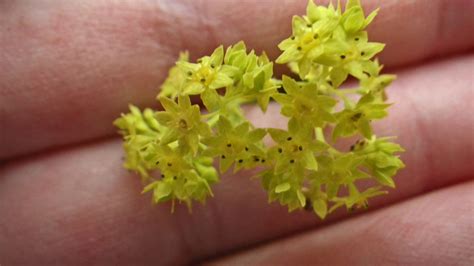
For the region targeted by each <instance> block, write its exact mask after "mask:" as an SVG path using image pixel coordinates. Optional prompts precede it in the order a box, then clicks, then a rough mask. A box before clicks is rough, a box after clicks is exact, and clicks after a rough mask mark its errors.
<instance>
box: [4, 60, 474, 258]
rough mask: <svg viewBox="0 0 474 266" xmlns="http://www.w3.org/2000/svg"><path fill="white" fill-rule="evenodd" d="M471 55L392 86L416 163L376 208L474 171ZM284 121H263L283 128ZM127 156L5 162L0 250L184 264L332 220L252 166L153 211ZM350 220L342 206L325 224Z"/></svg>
mask: <svg viewBox="0 0 474 266" xmlns="http://www.w3.org/2000/svg"><path fill="white" fill-rule="evenodd" d="M471 60H472V57H471V58H468V59H458V60H454V59H453V60H450V61H446V62H444V63H439V64H437V65H433V66H430V67H428V66H427V67H424V68H417V69H415V70H413V71H406V72H403V73H400V82H399V83H398V84H399V85H397V86H400V87H398V89H397V86H394V89H393V90H392V91H390V92H391V95H390V97H391V99H396V102H397V104H396V105H395V106H394V107H393V110H392V114H393V115H392V116H390V117H389V119H388V121H386V122H385V123H384V125H383V126H381V127H380V131H383V132H384V133H387V131H390V135H392V134H393V135H399V136H400V138H399V141H400V142H401V144H402V145H403V146H404V147H405V148H406V150H407V152H406V153H405V154H404V155H403V160H404V161H405V162H406V164H407V168H406V169H405V170H403V171H402V172H401V173H400V174H399V175H398V176H397V177H396V178H395V180H396V183H397V186H398V188H397V189H396V190H394V191H391V192H390V194H389V195H388V196H383V197H379V198H376V199H374V200H373V201H371V202H370V204H371V207H370V210H374V209H376V208H377V207H378V206H383V205H387V204H390V203H394V202H397V201H400V200H402V199H406V198H408V197H413V196H415V195H418V194H420V193H423V192H427V191H430V190H433V189H436V188H439V187H442V186H446V185H450V184H454V183H458V182H462V181H464V180H468V179H469V178H470V177H471V176H472V172H473V170H474V169H473V165H472V158H473V149H472V124H473V123H472V122H473V121H472V120H473V118H472V116H471V114H470V113H469V112H466V109H465V107H466V106H468V104H469V101H470V99H471V97H470V96H471V93H472V92H471V88H470V84H465V83H463V80H466V79H468V76H470V73H469V72H470V70H469V68H467V65H468V63H469V62H471ZM401 87H403V88H404V89H403V90H402V89H401ZM446 88H450V89H449V90H448V89H446ZM274 111H276V110H274ZM272 117H273V118H272ZM280 120H281V119H279V118H278V117H277V116H268V117H266V119H260V120H258V121H255V122H258V123H259V126H262V125H264V123H270V124H272V126H274V125H275V124H278V122H279V121H280ZM122 154H123V152H122V150H121V145H120V143H119V141H112V142H103V143H97V144H91V145H87V146H82V147H77V148H75V149H70V150H64V151H62V152H57V153H51V154H49V155H40V156H36V157H35V158H30V159H28V160H26V159H25V160H24V161H21V162H17V163H9V164H7V165H6V166H3V168H2V169H1V170H0V213H1V214H2V215H0V225H1V226H0V246H1V247H2V249H0V258H4V259H5V260H6V261H7V262H9V261H12V262H18V263H19V262H22V263H24V264H27V263H31V262H34V263H36V264H49V263H50V262H53V261H56V262H61V263H62V264H68V262H75V263H80V264H87V263H89V262H91V261H96V262H97V261H98V262H109V263H114V262H115V263H126V262H130V263H131V262H133V263H134V264H144V263H158V262H160V263H162V264H173V265H176V264H180V263H184V262H187V261H189V260H192V259H197V258H203V257H208V256H214V255H217V254H219V253H221V252H227V251H229V250H234V249H237V248H241V247H245V246H248V245H251V244H255V243H259V242H262V241H266V240H269V239H273V238H276V237H279V236H283V235H287V234H290V233H292V232H295V231H299V230H302V229H305V228H309V227H312V226H318V225H321V224H322V222H321V221H319V219H318V218H316V216H315V215H314V214H312V213H303V212H297V213H292V214H288V213H287V210H286V207H281V206H279V205H278V204H272V205H270V206H269V205H268V204H267V199H266V194H265V193H264V191H263V190H262V188H261V186H260V184H259V182H258V181H256V180H253V181H251V180H249V178H248V176H249V174H248V173H241V174H239V175H237V176H231V175H227V176H224V177H223V178H222V181H221V183H219V184H217V185H216V186H215V187H214V188H213V191H214V194H215V197H214V198H212V199H210V200H209V201H208V204H207V206H204V207H201V206H195V208H194V209H193V214H188V213H187V211H186V208H185V207H184V206H180V207H179V208H177V211H176V213H175V214H170V213H169V211H170V205H168V204H164V205H159V206H156V207H154V208H152V207H151V204H150V203H149V202H150V198H149V196H141V195H139V192H140V189H141V184H140V182H139V179H138V178H137V177H136V176H134V175H131V174H128V173H126V172H125V171H124V170H122V167H121V164H122V161H121V159H120V158H121V156H122ZM344 217H348V214H347V213H346V212H345V211H341V212H340V213H338V214H335V215H333V216H331V218H329V219H328V220H326V221H325V222H326V223H328V222H331V221H335V220H338V219H343V218H344Z"/></svg>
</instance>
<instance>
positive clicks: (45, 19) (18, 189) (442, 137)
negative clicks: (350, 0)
mask: <svg viewBox="0 0 474 266" xmlns="http://www.w3.org/2000/svg"><path fill="white" fill-rule="evenodd" d="M78 2H79V1H77V2H72V1H71V2H63V3H62V4H60V5H59V6H54V5H53V3H54V4H58V2H56V1H54V2H53V1H49V2H48V1H42V2H39V1H31V2H28V1H5V2H2V3H0V12H1V13H0V46H1V47H2V50H1V52H0V96H1V97H0V101H2V102H0V126H1V129H2V130H1V131H2V132H1V133H0V134H3V135H1V136H0V147H2V149H1V151H0V157H3V158H8V157H12V156H16V155H19V154H26V153H29V152H33V151H35V152H36V151H39V150H42V149H45V148H48V147H56V146H58V145H66V146H65V147H64V148H62V149H60V150H55V151H49V152H43V153H38V154H36V155H31V156H24V158H22V159H18V160H13V159H10V160H9V161H8V162H7V163H4V165H1V166H0V264H2V265H3V264H5V265H12V264H15V265H16V264H101V265H103V264H115V265H116V264H131V263H134V264H163V265H177V264H185V263H188V262H191V261H197V260H201V259H205V258H216V257H218V256H219V255H222V254H225V253H228V252H230V251H235V250H238V249H247V251H246V253H244V254H242V255H236V256H235V257H233V258H231V259H229V260H227V261H220V262H217V264H225V263H227V262H229V263H231V262H232V263H235V264H239V259H242V260H241V261H240V262H241V263H244V264H249V263H251V262H252V261H254V262H255V263H257V262H260V264H263V265H265V264H272V263H274V262H275V261H270V260H268V259H269V258H268V256H264V257H263V258H262V260H260V261H256V260H255V256H259V254H260V256H263V255H262V254H277V255H279V256H281V255H282V251H281V250H282V245H285V243H290V244H286V245H290V246H291V245H293V244H294V245H295V247H297V246H299V247H301V248H300V249H299V250H296V251H293V254H294V256H288V257H287V258H286V259H288V263H290V264H291V262H292V261H290V260H291V259H295V260H294V262H295V263H296V264H298V262H301V263H300V264H302V263H304V262H308V263H310V264H312V262H317V261H318V259H319V258H318V257H317V256H316V255H317V254H322V255H325V256H326V257H325V258H327V259H326V260H324V261H322V262H323V263H324V262H328V263H329V262H331V260H330V259H331V256H330V254H333V256H332V257H333V259H334V264H347V263H349V262H354V263H359V264H380V263H382V262H387V264H397V263H403V264H412V265H420V264H423V262H434V263H433V264H442V263H443V262H445V261H446V260H443V259H446V258H451V260H450V261H455V262H458V263H459V264H460V265H463V264H465V265H468V264H469V263H470V262H472V261H473V256H474V254H473V253H474V251H473V250H472V246H473V245H472V244H473V237H472V236H473V235H474V230H473V228H472V215H473V208H472V203H473V195H472V193H468V192H469V191H472V183H463V182H465V181H467V180H470V179H472V172H473V170H474V169H473V166H472V159H473V157H474V156H473V147H472V145H473V143H472V133H473V130H472V125H473V118H472V116H471V115H470V113H469V112H466V106H469V105H471V106H472V101H471V100H472V66H473V56H472V55H471V54H469V53H468V52H466V53H463V54H459V55H457V56H453V57H450V58H440V59H439V61H436V62H434V61H428V62H426V61H423V62H422V60H423V59H425V58H428V57H432V56H434V55H446V54H450V53H453V52H460V51H466V49H470V48H472V45H473V40H472V38H473V37H472V34H469V33H470V32H472V20H469V14H471V13H472V10H473V9H472V5H473V4H472V2H471V1H456V3H455V4H452V5H447V4H446V3H448V1H429V4H427V3H428V2H427V1H417V2H415V1H403V3H399V2H398V3H396V2H397V1H383V2H380V3H379V2H377V1H373V2H369V6H375V5H377V6H378V5H382V10H381V13H380V17H379V19H376V21H375V22H374V25H373V27H372V28H371V32H370V33H371V36H373V38H374V39H376V40H380V41H384V42H387V43H388V46H387V50H386V52H384V54H383V56H382V58H381V61H382V62H383V63H385V64H387V65H388V66H391V67H395V66H399V67H400V69H399V70H398V71H397V74H398V75H399V79H398V80H397V82H395V83H394V84H393V86H392V87H390V89H389V96H390V101H392V102H395V103H396V104H395V105H394V106H393V107H392V109H391V110H390V111H391V115H390V117H389V119H388V120H387V121H385V122H383V123H380V124H378V125H377V131H376V132H377V133H379V134H380V135H398V136H400V138H399V141H400V143H401V144H402V145H403V146H404V147H405V148H406V149H407V151H408V152H407V153H405V154H403V159H404V161H405V162H406V163H407V168H406V169H405V170H404V171H402V172H401V173H400V175H398V176H397V177H396V182H397V185H398V188H397V190H394V191H391V193H390V194H389V195H388V196H383V197H380V198H377V199H375V200H373V201H371V208H370V211H374V212H370V213H368V214H362V215H360V216H357V217H355V218H352V219H348V220H345V221H344V222H341V223H339V224H336V225H334V226H330V227H321V225H323V223H322V222H320V221H319V220H318V219H316V218H315V216H314V214H310V213H294V214H293V213H292V214H288V213H287V211H286V209H285V207H280V206H278V204H273V205H270V206H269V205H268V204H267V203H266V198H265V197H266V196H265V194H264V192H263V191H262V189H261V188H260V186H259V184H258V181H253V182H252V181H249V180H248V176H249V174H248V173H242V174H240V175H238V176H229V175H226V176H224V177H223V181H222V182H221V183H220V184H218V185H217V186H216V187H215V189H214V193H215V199H210V200H209V202H208V205H207V206H206V207H201V206H196V208H194V210H193V214H192V215H189V214H188V213H187V211H186V210H185V209H184V208H178V210H177V212H176V213H175V214H174V215H170V214H169V205H160V206H156V207H151V206H150V203H149V197H146V196H140V195H139V192H140V190H141V185H140V183H139V181H138V178H136V176H134V175H132V174H128V173H127V172H126V171H124V170H123V169H122V168H121V156H122V151H121V148H120V142H119V141H118V140H103V141H95V142H91V143H89V144H81V145H75V144H74V143H77V142H80V141H85V140H90V139H92V138H97V137H101V136H106V135H108V134H110V133H112V132H114V131H115V129H113V128H112V127H110V123H111V121H112V120H113V118H115V117H116V116H117V115H118V113H119V112H120V111H122V110H124V109H125V108H126V105H127V104H128V103H129V102H133V103H137V104H141V105H142V106H146V105H151V104H153V103H152V102H153V101H154V100H153V99H154V96H155V94H156V90H154V89H155V88H156V84H159V83H160V82H161V81H162V78H163V75H164V73H166V72H165V71H164V70H165V69H166V68H167V67H168V66H169V65H170V64H171V63H172V61H173V60H174V55H175V54H176V53H177V51H178V50H181V49H183V48H189V47H190V44H193V45H192V49H193V50H191V52H192V53H193V54H196V55H200V54H203V53H205V52H209V50H210V49H212V48H213V47H215V46H216V45H217V44H218V43H220V42H222V43H225V44H230V43H232V42H234V41H237V40H239V39H244V40H246V41H248V45H249V47H253V48H256V49H258V50H260V49H263V48H265V50H269V49H268V48H269V47H273V46H275V45H276V43H277V42H278V40H280V39H281V38H283V37H284V36H285V35H287V34H288V32H285V33H284V34H283V32H284V31H283V30H282V29H285V30H288V26H289V17H290V15H291V14H297V13H298V14H301V13H302V12H303V11H304V5H305V4H306V3H305V1H302V2H298V3H292V2H290V1H285V2H283V3H282V4H281V5H270V4H269V3H270V2H267V1H258V2H254V1H247V2H243V3H241V2H239V4H235V3H236V2H234V1H217V2H215V3H214V5H211V4H209V2H204V1H203V2H199V1H197V2H192V4H190V3H186V2H184V1H183V2H178V3H176V2H174V1H170V2H165V1H159V2H158V1H157V2H154V1H149V2H143V3H140V2H138V1H137V2H133V3H132V2H119V1H85V2H82V1H81V3H80V4H79V3H78ZM400 2H401V1H400ZM206 3H207V4H206ZM231 6H232V7H235V8H237V9H232V10H233V13H232V14H228V13H226V12H228V11H226V10H231V9H230V8H229V7H231ZM249 6H252V8H250V9H249V8H248V7H249ZM384 6H385V7H386V9H384V8H383V7H384ZM104 7H107V10H108V11H104V10H105V9H104ZM388 7H390V11H388ZM239 8H240V9H239ZM190 10H191V11H193V10H194V12H189V11H190ZM242 10H252V11H250V12H251V13H249V14H248V15H249V16H250V17H252V16H255V18H254V19H246V20H245V23H249V24H251V25H255V24H258V25H259V27H254V26H249V24H245V23H239V20H238V18H239V17H241V16H242V15H241V13H243V11H242ZM261 11H265V12H268V13H269V14H272V15H271V16H263V17H262V16H260V15H259V14H261V13H262V12H261ZM239 12H240V13H239ZM248 12H249V11H246V13H245V14H247V13H248ZM253 12H255V14H254V13H253ZM384 12H385V13H384ZM183 13H185V14H190V15H189V17H186V18H187V19H182V18H180V17H182V14H183ZM78 14H80V16H79V15H78ZM161 14H163V16H160V15H161ZM197 14H200V16H202V17H193V16H197ZM219 14H221V15H219ZM273 14H274V15H273ZM440 14H441V15H440ZM453 14H456V16H455V15H453ZM204 17H209V18H212V19H209V20H206V19H204ZM257 17H259V19H258V20H257ZM408 18H410V19H412V18H413V19H415V20H417V21H418V22H419V23H412V20H410V23H407V19H408ZM222 23H229V24H230V25H229V26H228V27H229V30H226V31H223V32H222V31H220V32H219V31H218V29H221V28H222V27H223V25H224V24H222ZM280 24H281V25H282V27H278V26H276V25H280ZM168 26H169V27H168ZM173 27H178V28H179V29H180V31H179V33H178V34H175V33H174V31H173V29H174V28H173ZM216 28H217V30H216ZM234 28H235V30H234ZM247 28H251V29H254V28H255V29H262V32H258V31H249V30H248V29H247ZM181 29H182V30H181ZM273 31H275V32H278V34H274V32H273ZM5 33H6V34H5ZM40 33H41V34H40ZM421 33H422V34H421ZM234 34H235V35H234ZM138 39H139V40H140V41H139V42H136V40H138ZM433 40H436V41H435V42H434V41H433ZM270 54H273V55H274V54H275V51H274V50H270ZM415 62H418V63H419V64H417V65H411V66H409V67H406V69H402V68H401V66H403V65H408V64H413V63H415ZM159 70H161V71H159ZM25 77H28V78H25ZM131 88H133V90H132V89H131ZM98 91H100V92H101V93H100V94H99V95H100V96H102V95H104V96H105V95H106V96H107V99H106V100H103V99H102V98H101V97H98V96H97V95H98V94H97V92H98ZM271 109H272V110H270V111H269V114H267V115H265V119H262V116H261V115H259V114H258V112H256V111H254V110H250V111H249V116H250V117H251V119H252V120H253V121H255V123H256V124H257V125H261V126H269V125H271V126H275V124H278V122H279V121H281V120H280V119H279V118H278V116H276V115H273V116H272V115H270V114H271V113H273V114H276V113H277V112H278V110H277V109H276V107H274V106H272V108H271ZM280 123H281V122H280ZM77 128H81V129H82V128H84V129H85V130H77ZM4 129H5V130H4ZM434 129H436V130H434ZM455 184H459V185H457V186H454V185H455ZM436 189H442V190H440V191H439V192H433V193H429V194H426V195H424V196H422V197H420V198H414V199H413V200H411V201H409V202H402V203H399V204H395V203H397V202H400V201H402V200H404V199H407V198H411V197H415V196H418V195H421V194H424V193H428V192H429V191H433V190H436ZM390 204H394V205H393V207H387V208H384V209H382V210H380V211H375V210H376V209H377V208H378V207H382V206H388V205H390ZM420 205H421V206H424V207H423V208H420V207H419V206H420ZM452 206H455V207H452ZM444 210H446V211H444ZM410 214H412V215H410ZM440 214H443V215H445V216H443V215H440ZM387 216H388V217H395V218H396V219H398V220H399V221H404V223H400V225H398V226H397V224H395V223H394V221H392V220H390V219H388V218H386V217H387ZM348 217H349V215H348V214H347V213H345V212H344V211H341V212H339V213H337V214H335V215H334V216H332V217H330V218H329V219H328V220H326V221H325V222H324V223H325V224H326V225H327V224H330V223H332V222H334V221H341V220H344V219H347V218H348ZM351 217H354V216H351ZM430 217H431V219H429V218H430ZM384 219H385V220H384ZM377 220H378V221H383V222H385V223H388V222H390V223H389V224H392V225H394V226H393V228H392V229H391V230H387V231H385V229H386V228H385V227H383V226H382V227H381V226H378V227H377V226H376V227H375V228H374V229H370V230H373V231H370V230H369V229H368V225H367V223H366V222H364V221H369V222H373V221H377ZM427 221H430V224H429V225H430V226H431V227H430V228H432V230H429V231H428V230H421V229H420V230H412V231H413V232H418V231H421V232H420V234H419V235H420V237H419V238H421V239H427V241H428V240H429V241H436V240H438V241H439V242H438V243H440V244H438V245H428V244H426V243H425V242H416V241H420V240H417V238H415V236H416V234H409V233H406V232H411V231H409V229H408V228H409V226H411V227H412V228H413V227H414V228H423V226H424V225H425V224H426V223H427ZM448 221H450V222H452V223H455V225H456V226H452V227H449V228H447V229H446V227H443V226H445V225H446V224H447V223H448ZM317 227H318V228H319V229H318V230H317V231H314V232H313V231H311V232H309V233H308V236H306V237H304V236H302V235H296V236H295V237H294V238H292V239H290V240H285V242H268V241H271V240H273V239H277V238H279V237H283V236H289V235H291V234H292V233H295V232H302V230H306V229H314V228H317ZM358 228H360V230H362V231H363V230H365V231H363V232H366V231H368V233H367V234H362V233H359V234H358V233H357V231H358ZM441 229H442V230H441ZM347 232H355V233H351V234H347ZM439 232H443V233H442V234H440V233H439ZM384 233H386V234H384ZM390 235H394V236H396V237H393V240H391V239H392V238H390V237H389V236H390ZM364 237H365V239H364ZM321 238H322V239H323V240H321ZM327 239H333V240H332V241H330V242H328V241H327ZM374 239H375V240H374ZM378 239H383V241H384V242H383V243H384V245H383V246H379V245H376V244H371V246H370V247H371V249H373V250H375V251H377V252H374V253H371V252H368V251H367V250H363V246H358V245H357V244H356V242H354V241H359V240H360V241H362V242H361V243H365V242H363V241H369V242H374V241H376V240H378ZM415 240H416V241H415ZM286 241H293V242H286ZM392 241H393V242H392ZM263 242H266V243H267V244H266V246H265V247H264V248H259V249H256V250H254V249H252V245H255V244H257V243H263ZM282 243H283V244H282ZM305 243H306V244H305ZM326 243H327V245H326ZM348 243H349V244H348ZM350 243H353V244H350ZM405 243H421V244H424V245H423V249H422V252H417V251H419V249H417V248H419V246H415V247H413V248H412V249H408V248H404V247H403V245H404V244H405ZM339 244H340V246H339ZM305 245H307V246H306V247H305ZM353 246H355V247H356V248H358V249H357V250H359V251H361V252H353V251H352V249H351V247H353ZM311 247H314V249H313V248H311ZM283 248H284V246H283ZM304 248H306V249H304ZM339 248H340V249H341V250H347V252H348V253H351V257H346V260H344V257H337V258H334V257H335V256H334V255H337V254H334V253H333V252H334V250H337V249H339ZM315 250H321V253H315ZM324 250H326V252H323V251H324ZM440 250H443V252H446V253H442V252H440ZM254 252H255V254H254V255H253V253H254ZM272 252H273V253H272ZM331 252H332V253H331ZM364 252H365V253H364ZM283 254H285V255H286V253H283ZM277 255H275V256H276V257H275V258H278V257H277ZM384 255H387V256H385V257H386V258H388V259H387V261H384V260H382V259H383V258H384ZM252 256H254V257H252ZM271 256H273V255H271ZM404 258H407V260H402V259H404ZM410 258H411V259H412V260H409V259H410ZM437 258H440V259H439V260H437ZM270 259H271V258H270ZM342 260H344V261H342ZM293 264H294V263H293Z"/></svg>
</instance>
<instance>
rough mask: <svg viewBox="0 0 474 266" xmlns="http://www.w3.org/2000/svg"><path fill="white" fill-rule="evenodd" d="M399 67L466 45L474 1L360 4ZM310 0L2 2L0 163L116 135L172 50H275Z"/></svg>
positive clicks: (386, 57) (148, 100) (148, 97)
mask: <svg viewBox="0 0 474 266" xmlns="http://www.w3.org/2000/svg"><path fill="white" fill-rule="evenodd" d="M364 4H365V6H366V7H367V8H366V9H367V10H371V9H373V8H374V7H375V6H376V5H380V7H381V10H380V15H379V18H377V19H376V20H375V22H374V24H373V26H372V27H371V28H370V34H371V36H372V38H373V39H374V40H378V41H382V42H386V43H387V44H388V46H387V49H386V52H384V53H383V54H382V62H383V63H385V64H387V65H389V66H400V65H403V64H409V63H413V62H417V61H420V60H423V59H425V58H428V57H431V56H433V55H437V54H441V53H443V54H445V53H452V52H456V51H462V50H465V49H468V48H470V47H472V45H473V43H474V41H473V40H474V37H473V35H472V34H471V33H472V21H471V20H470V14H471V13H472V11H473V9H474V8H473V6H474V3H473V2H472V1H468V0H464V1H456V3H455V4H453V2H452V1H447V0H444V1H443V0H423V1H395V0H389V1H388V0H386V1H375V0H372V1H364ZM305 5H306V1H279V2H278V4H275V2H274V1H268V0H267V1H251V0H245V1H236V0H229V1H218V0H214V1H191V0H182V1H93V0H88V1H80V2H78V1H66V2H58V1H47V0H44V1H26V0H25V1H12V2H8V1H7V2H2V3H0V7H2V8H1V9H0V44H1V49H2V50H1V51H2V52H1V53H0V95H1V97H0V125H1V131H0V134H1V135H0V147H2V148H1V149H0V159H2V158H8V157H12V156H17V155H21V154H26V153H31V152H36V151H39V150H43V149H47V148H51V147H56V146H60V145H66V144H71V143H76V142H80V141H84V140H90V139H93V138H98V137H103V136H107V135H111V134H113V133H114V131H115V129H114V128H113V127H112V125H111V122H112V121H113V119H114V118H116V117H117V116H118V115H119V114H120V112H121V111H124V110H125V108H126V107H127V105H128V103H134V104H136V105H139V106H150V105H155V100H154V99H155V95H156V93H157V88H158V86H159V84H160V83H161V81H162V80H163V78H164V77H165V76H166V74H167V71H168V68H169V67H170V66H171V65H172V64H173V62H174V60H175V57H176V55H177V54H178V51H180V50H184V49H189V50H190V52H191V54H193V55H202V54H204V53H206V52H209V51H210V50H211V49H213V48H214V47H215V46H217V45H218V44H220V43H224V44H232V43H234V42H236V41H239V40H245V41H246V42H247V43H248V46H249V47H252V48H254V49H256V50H258V51H260V50H266V51H268V52H269V54H270V55H272V56H273V57H274V56H275V55H277V53H278V51H277V48H276V45H277V43H278V42H279V41H280V40H282V39H283V38H284V37H285V36H288V35H289V33H290V24H291V23H290V21H291V16H292V15H294V14H302V13H304V8H305Z"/></svg>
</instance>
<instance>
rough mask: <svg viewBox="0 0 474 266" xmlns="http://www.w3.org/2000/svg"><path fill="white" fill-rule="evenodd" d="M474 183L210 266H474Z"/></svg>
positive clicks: (444, 190) (245, 253)
mask: <svg viewBox="0 0 474 266" xmlns="http://www.w3.org/2000/svg"><path fill="white" fill-rule="evenodd" d="M473 189H474V182H469V183H464V184H461V185H457V186H454V187H449V188H445V189H442V190H439V191H435V192H432V193H429V194H426V195H424V196H422V197H417V198H415V199H412V200H409V201H406V202H402V203H399V204H396V205H393V206H391V207H389V208H385V209H382V210H379V211H376V212H373V213H370V214H368V215H363V216H360V217H357V218H354V219H349V220H347V221H344V222H342V223H338V224H335V225H333V226H329V227H326V228H322V229H319V230H314V231H311V232H304V233H303V234H299V235H296V236H293V237H291V238H288V239H284V240H281V241H275V242H271V243H269V244H267V245H264V246H262V247H258V248H253V249H249V250H247V251H245V252H242V253H237V254H235V255H232V256H229V257H227V258H224V259H220V260H217V261H214V262H211V263H209V264H208V265H228V266H230V265H275V266H277V265H472V264H473V263H474V226H473V222H474V221H473V217H474V195H473V194H472V190H473Z"/></svg>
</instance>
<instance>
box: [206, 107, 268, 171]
mask: <svg viewBox="0 0 474 266" xmlns="http://www.w3.org/2000/svg"><path fill="white" fill-rule="evenodd" d="M265 135H266V131H265V130H264V129H252V127H251V125H250V123H248V122H244V123H241V124H239V125H237V126H235V127H234V126H232V124H231V122H230V121H229V120H228V119H227V118H226V117H224V116H220V117H219V121H218V122H217V134H216V135H215V136H212V137H209V138H206V139H204V140H203V143H204V144H206V145H207V146H208V149H207V150H206V151H205V152H204V153H205V154H206V155H208V156H212V157H215V156H218V157H219V170H220V172H221V173H223V172H225V171H227V169H229V168H230V167H231V166H232V164H234V163H235V168H234V171H237V170H239V169H241V168H251V167H254V166H255V165H257V164H261V163H265V161H266V158H265V152H264V151H263V149H262V145H259V142H261V140H262V139H263V137H264V136H265Z"/></svg>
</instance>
